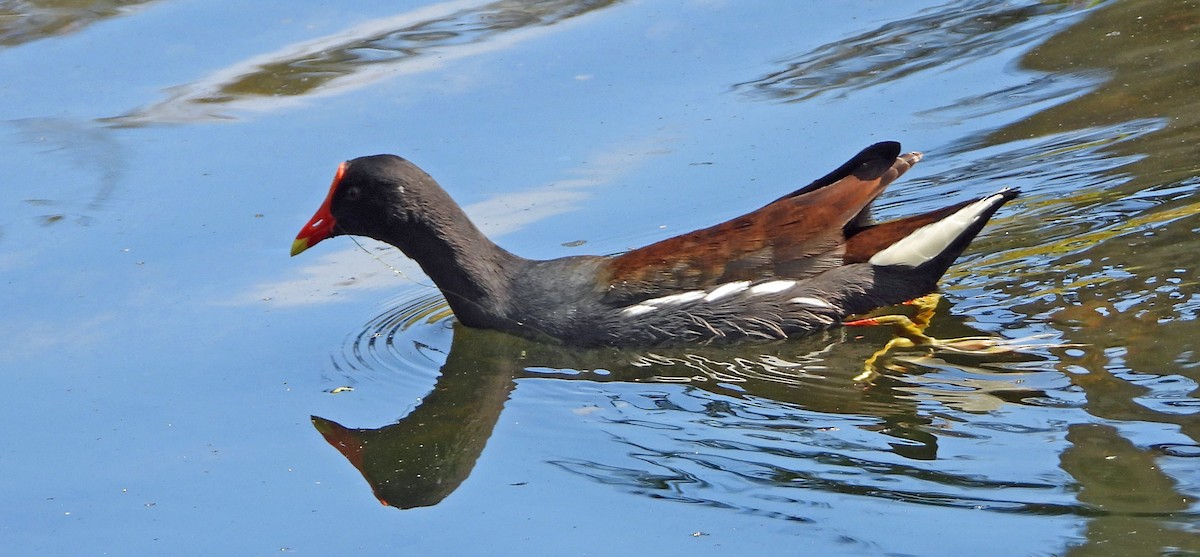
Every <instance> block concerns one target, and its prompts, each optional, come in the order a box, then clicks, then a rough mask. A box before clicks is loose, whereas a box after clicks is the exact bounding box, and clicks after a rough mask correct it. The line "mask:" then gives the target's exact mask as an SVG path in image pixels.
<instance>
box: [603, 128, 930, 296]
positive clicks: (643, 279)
mask: <svg viewBox="0 0 1200 557" xmlns="http://www.w3.org/2000/svg"><path fill="white" fill-rule="evenodd" d="M899 153H900V144H899V143H895V142H884V143H877V144H875V145H872V146H871V147H868V148H866V149H864V150H863V151H862V152H861V153H859V154H858V155H856V156H855V157H854V158H852V159H850V161H848V162H847V163H846V164H843V165H842V166H841V167H839V168H838V169H837V170H835V171H833V172H831V173H829V174H828V175H826V176H824V177H822V178H821V179H819V180H817V181H815V182H813V183H812V184H809V185H808V186H805V187H803V188H801V189H799V190H796V191H795V192H792V193H790V194H788V195H785V196H783V197H781V198H779V199H777V200H775V201H773V202H771V203H770V204H768V205H766V206H765V207H762V208H761V209H758V210H757V211H754V212H751V213H748V214H746V215H743V216H740V217H737V218H735V219H732V220H729V221H726V222H723V223H721V224H718V225H716V226H712V227H709V228H705V229H703V230H697V231H695V232H691V233H688V234H683V235H681V236H676V237H674V238H670V239H667V240H663V241H661V242H657V243H654V244H651V245H649V246H646V247H644V248H641V249H636V250H633V251H630V252H627V253H624V254H622V255H619V256H617V257H614V258H613V259H611V260H610V262H609V265H608V269H609V272H610V275H609V277H610V278H609V283H608V292H607V293H606V295H605V301H606V302H609V303H614V304H617V303H632V302H636V301H638V300H641V299H646V298H650V297H655V296H662V295H667V294H670V293H673V292H679V291H686V290H697V289H703V288H707V287H710V286H713V285H716V284H720V283H722V282H728V281H734V280H756V279H763V278H770V277H786V278H804V277H807V276H812V275H814V274H817V273H820V272H823V271H825V270H828V269H831V268H833V267H836V266H838V265H841V264H842V253H843V249H844V246H845V241H846V234H847V229H850V231H854V230H857V229H859V228H861V227H863V226H865V225H866V222H865V221H866V220H867V218H868V213H869V206H870V204H871V202H872V201H874V200H875V198H876V197H878V196H879V194H880V193H882V192H883V189H884V188H885V187H886V186H887V185H888V184H889V183H891V182H892V180H895V179H896V178H898V177H899V176H900V175H901V174H904V172H905V171H907V170H908V169H909V168H910V167H911V166H912V165H913V164H915V163H916V162H917V161H919V160H920V154H919V153H909V154H906V155H903V156H898V155H899Z"/></svg>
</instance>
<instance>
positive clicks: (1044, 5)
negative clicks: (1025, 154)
mask: <svg viewBox="0 0 1200 557" xmlns="http://www.w3.org/2000/svg"><path fill="white" fill-rule="evenodd" d="M1080 5H1081V3H1078V2H1030V3H1025V4H1024V5H1021V4H1018V5H1013V3H1012V2H977V1H960V2H949V3H947V4H946V5H944V6H939V7H936V8H930V9H928V10H925V11H923V12H921V13H918V14H915V15H913V16H912V17H910V18H907V19H902V20H899V21H893V22H889V23H887V24H886V25H883V26H881V27H880V28H878V29H874V30H872V31H871V32H869V33H864V34H861V35H856V36H853V37H848V38H846V39H843V40H839V41H837V42H833V43H829V44H826V45H822V46H821V47H819V48H817V49H814V50H813V51H811V52H807V53H805V54H802V55H799V56H796V57H792V58H788V59H785V60H782V61H780V62H779V63H780V64H781V65H782V66H783V68H782V69H779V70H778V71H775V72H772V73H769V74H767V75H764V76H761V77H759V78H757V79H754V80H753V81H747V82H745V83H739V84H737V85H735V86H734V87H735V89H744V90H746V91H747V92H749V93H751V94H752V95H756V96H762V97H763V98H766V99H769V100H773V101H782V102H800V101H805V100H809V99H812V98H814V97H818V96H821V95H836V96H838V97H844V96H846V95H848V94H850V93H852V92H854V91H855V90H858V89H863V88H867V87H873V86H877V85H884V84H887V83H891V82H894V81H897V80H899V79H902V78H904V77H906V76H908V75H910V74H913V73H917V72H921V71H925V70H930V69H934V68H938V69H941V68H947V67H953V66H954V65H957V64H963V63H966V62H968V61H971V60H976V59H980V58H986V57H989V56H992V55H994V54H996V53H997V52H999V51H1001V50H1004V49H1008V48H1012V46H1013V45H1018V44H1023V43H1028V42H1030V41H1035V40H1039V39H1042V38H1044V37H1046V35H1047V34H1048V33H1049V32H1051V31H1052V30H1053V29H1054V27H1052V26H1048V25H1045V22H1044V21H1043V19H1044V18H1045V17H1047V16H1051V15H1055V14H1061V13H1064V12H1069V11H1072V10H1076V9H1078V6H1080Z"/></svg>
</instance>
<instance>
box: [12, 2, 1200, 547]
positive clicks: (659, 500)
mask: <svg viewBox="0 0 1200 557" xmlns="http://www.w3.org/2000/svg"><path fill="white" fill-rule="evenodd" d="M68 4H69V5H68ZM181 30H186V31H187V32H181ZM1198 41H1200V4H1198V3H1196V2H1194V1H1178V0H1174V1H1167V0H1162V1H1133V0H1128V1H1123V2H1122V1H1108V2H1087V3H1081V2H953V1H952V2H945V3H940V4H939V3H932V2H930V3H923V4H921V5H919V6H918V5H915V4H914V5H911V6H910V5H898V4H895V3H893V4H880V3H857V2H850V3H837V4H831V5H828V6H827V5H823V4H808V3H805V4H803V5H802V4H797V5H794V6H793V5H790V4H789V5H784V4H778V3H741V2H739V3H723V2H708V1H702V2H671V3H666V2H640V3H638V2H579V1H567V0H561V1H549V2H509V1H504V2H486V1H467V0H458V1H451V2H443V3H419V2H413V3H408V4H405V5H403V6H392V5H389V6H376V5H373V4H369V3H355V4H354V5H337V6H327V5H321V4H319V3H309V2H295V3H285V2H264V3H256V4H253V5H234V4H230V5H225V4H220V3H216V4H189V3H172V2H74V3H67V4H63V3H50V2H37V1H33V0H30V1H25V2H17V3H13V4H12V5H11V6H9V5H6V6H3V7H0V46H2V47H3V48H0V71H2V72H3V74H4V75H7V76H9V77H8V84H7V85H3V86H0V95H3V96H5V97H6V100H7V102H6V103H4V108H2V109H0V114H2V115H3V118H2V119H3V120H4V122H5V123H6V126H5V128H4V130H5V133H4V135H3V142H4V145H5V147H6V148H5V150H2V151H0V153H3V154H0V157H2V158H3V160H4V161H5V162H6V163H7V164H5V168H7V169H9V177H8V180H7V181H6V182H7V183H8V184H9V185H8V187H7V189H6V190H5V191H6V195H5V196H3V197H0V203H3V207H4V208H5V209H7V214H8V215H9V218H8V219H7V220H5V222H3V223H0V270H2V271H3V272H4V273H5V275H4V277H5V280H6V284H7V288H6V290H5V292H4V293H3V294H0V297H2V298H0V300H3V307H4V308H5V309H6V310H7V311H6V314H5V316H4V317H3V318H2V319H0V338H3V339H4V341H3V342H4V344H3V345H0V346H2V347H3V350H2V351H0V362H3V363H4V367H3V371H2V373H3V377H4V378H5V379H6V382H7V384H8V386H9V392H10V394H11V396H10V400H9V402H8V403H7V404H6V405H5V407H4V408H5V409H4V410H3V411H0V412H2V413H0V416H2V417H4V418H5V419H6V423H9V424H10V430H11V431H10V437H9V438H8V440H9V443H7V444H6V446H7V448H6V449H5V450H4V451H0V499H2V500H4V501H5V506H6V507H7V508H8V509H9V510H10V512H9V513H7V515H8V516H11V517H14V518H12V519H11V520H9V521H7V522H6V523H5V524H0V538H5V539H6V540H7V541H6V544H5V545H6V547H11V548H16V549H13V551H16V552H17V553H20V554H51V555H54V554H62V555H78V554H86V553H104V554H126V553H145V554H155V553H162V552H170V553H172V554H205V555H210V554H214V553H216V554H226V553H227V554H246V553H262V552H267V551H270V552H273V553H278V552H280V551H281V550H282V551H283V552H296V553H300V552H307V553H311V554H340V553H347V552H353V553H358V554H370V555H374V554H396V553H412V552H420V553H423V554H447V555H474V554H516V553H518V552H520V553H522V554H528V553H532V554H547V555H559V554H562V555H580V554H609V553H620V554H625V553H635V552H636V553H650V554H669V555H684V554H686V555H696V554H717V553H721V554H729V553H735V554H751V553H755V554H767V555H775V554H794V553H801V554H810V553H811V554H817V555H840V554H846V555H876V554H889V555H890V554H897V555H901V554H908V555H980V554H983V555H1025V554H1033V555H1062V554H1072V555H1193V554H1200V530H1198V528H1197V526H1196V525H1197V524H1200V505H1198V503H1197V498H1200V473H1198V472H1197V469H1198V468H1197V464H1198V463H1200V461H1198V460H1197V458H1198V457H1200V400H1198V397H1197V393H1198V392H1200V391H1198V382H1200V357H1198V356H1197V354H1198V353H1200V352H1198V350H1200V348H1198V346H1197V340H1196V339H1198V338H1200V325H1198V320H1197V317H1198V312H1200V287H1198V282H1200V281H1198V278H1197V277H1200V269H1198V261H1200V259H1198V258H1197V257H1196V252H1197V248H1198V247H1200V243H1198V242H1197V240H1196V234H1197V232H1200V217H1198V216H1197V215H1198V214H1200V197H1198V196H1197V190H1198V189H1200V177H1198V176H1200V166H1198V165H1197V161H1198V160H1200V148H1198V147H1197V146H1198V145H1200V100H1198V99H1200V81H1198V80H1197V78H1196V76H1197V75H1198V74H1197V73H1196V71H1195V70H1196V68H1197V65H1198V64H1200V50H1198V49H1197V46H1198V45H1197V42H1198ZM881 139H899V140H901V141H903V142H904V144H905V147H906V148H909V149H917V150H922V151H925V152H926V153H927V157H926V159H925V161H924V162H922V163H921V164H920V165H918V166H917V167H916V168H915V169H914V170H913V171H912V172H910V173H909V174H907V175H906V176H905V177H904V178H903V179H902V180H901V182H899V183H897V184H894V185H893V186H892V187H891V189H890V190H889V192H888V193H887V194H885V196H884V197H883V198H882V199H881V200H880V203H879V205H878V210H877V214H878V216H880V217H882V218H888V217H894V216H900V215H905V214H910V213H916V212H920V211H924V210H928V209H931V208H933V207H938V206H942V205H945V204H946V203H947V200H960V199H966V198H969V197H972V196H977V195H982V194H984V193H988V192H992V191H995V190H996V189H998V188H999V187H1002V186H1009V187H1019V188H1020V189H1021V190H1022V192H1023V195H1022V196H1021V197H1020V198H1018V199H1017V200H1015V201H1014V202H1012V203H1010V204H1009V205H1007V206H1006V207H1005V208H1004V209H1003V210H1002V211H1001V212H1000V213H999V214H998V215H997V217H996V218H995V219H994V220H993V222H992V224H991V225H990V226H989V227H988V228H987V229H986V230H985V231H984V233H983V234H982V235H981V237H980V238H979V239H978V240H977V241H976V242H975V244H974V245H973V246H972V248H971V249H970V250H968V253H967V254H966V255H965V256H964V257H963V258H962V259H961V260H960V261H959V263H958V264H957V265H956V266H955V267H953V268H952V270H951V272H950V274H948V275H947V278H946V279H945V281H944V282H943V289H942V294H943V296H942V299H941V301H940V302H939V304H938V306H937V312H936V314H935V316H934V318H933V321H932V325H931V326H930V328H929V330H928V332H929V333H930V334H931V335H933V336H935V337H938V338H942V339H953V338H960V337H975V336H982V337H986V338H988V339H990V341H989V342H991V343H993V344H994V345H995V346H997V347H999V348H1000V349H999V350H995V351H993V352H990V353H963V352H961V351H954V350H950V349H940V350H936V351H934V350H907V351H906V350H891V351H882V349H883V348H884V347H885V345H887V344H888V342H889V341H890V340H891V339H892V338H893V335H892V332H891V331H889V330H887V329H884V328H858V327H855V328H844V329H840V330H835V331H831V332H829V333H826V334H822V335H819V336H815V337H811V338H805V339H797V340H793V341H788V342H780V343H772V344H765V345H764V344H750V345H738V346H720V347H716V346H702V347H692V348H688V349H684V348H672V349H653V350H610V349H597V350H588V351H577V350H566V349H562V348H558V347H553V346H546V345H541V344H537V343H531V342H527V341H523V340H520V339H514V338H510V337H507V336H505V335H501V334H497V333H492V332H487V331H475V330H469V329H465V328H463V327H461V326H458V325H456V324H455V322H454V319H453V316H452V315H451V314H450V312H449V311H448V308H447V307H446V305H445V303H444V301H443V300H442V299H441V297H440V296H439V295H438V294H437V292H436V291H435V290H433V289H432V287H431V286H429V284H428V281H427V279H425V278H424V277H422V276H421V275H420V272H419V270H417V269H416V268H415V266H413V265H412V264H411V263H409V262H406V261H405V260H404V259H403V257H402V256H400V255H399V254H398V253H396V251H395V250H392V249H390V248H384V247H381V246H378V245H376V244H369V243H364V244H363V246H364V247H361V248H360V247H359V246H356V245H354V244H352V243H351V242H349V240H343V239H337V240H331V241H329V242H325V243H322V244H321V245H320V246H318V247H317V248H314V249H313V250H310V252H307V253H305V254H303V257H301V258H299V259H298V260H295V261H289V260H287V259H286V251H287V246H288V244H289V242H290V239H291V237H292V236H294V234H295V232H296V231H297V230H298V229H299V227H300V226H301V225H302V224H303V222H304V221H305V220H306V219H307V217H308V215H310V214H311V212H312V210H313V209H315V208H316V206H317V204H318V203H319V202H320V199H321V196H323V195H324V191H323V190H324V189H325V188H326V187H327V185H328V179H329V177H330V176H331V175H332V172H333V169H334V167H335V165H336V162H337V161H340V160H343V159H345V158H348V157H352V156H356V155H361V154H367V153H374V152H381V151H395V152H397V153H399V154H402V155H405V156H407V157H409V158H412V159H413V160H415V161H417V162H418V163H419V164H421V165H422V166H423V167H426V169H427V170H429V171H430V172H431V173H432V174H433V175H434V176H435V177H437V178H438V179H439V180H440V181H441V182H442V183H443V185H444V186H446V188H447V189H448V190H449V191H450V192H451V193H452V194H453V195H454V196H455V197H456V198H457V199H459V200H460V201H461V202H462V203H463V204H464V205H465V206H466V207H467V210H468V212H469V213H470V214H471V215H472V216H473V218H474V219H476V220H477V221H478V222H479V223H480V225H481V227H482V228H484V229H485V230H486V231H487V232H488V233H489V234H491V235H493V236H496V237H498V238H499V240H498V241H499V242H500V243H502V244H503V245H505V246H506V247H508V248H510V249H512V250H513V251H515V252H517V253H519V254H522V255H526V256H535V257H553V256H561V255H571V254H579V253H614V252H618V251H621V250H623V249H627V248H629V247H632V246H637V245H642V244H645V243H648V242H650V241H653V240H656V239H660V238H664V237H668V236H670V235H673V234H677V233H680V232H684V231H687V230H690V229H694V228H698V227H701V226H705V225H708V224H712V223H714V222H718V221H720V220H723V219H725V218H728V217H730V216H733V215H736V214H739V213H741V212H744V211H746V210H749V209H752V208H754V207H757V206H759V205H761V204H762V203H764V202H766V201H769V200H771V199H774V198H776V197H778V196H779V195H781V194H782V193H784V192H786V191H789V189H790V188H794V187H796V186H797V185H800V184H803V183H807V181H808V180H809V179H811V178H813V177H816V176H818V175H820V174H823V173H824V172H825V171H827V170H829V169H830V168H833V167H834V166H836V165H837V164H840V163H841V162H842V160H843V159H844V158H845V157H846V156H848V155H850V154H852V153H854V152H856V151H857V150H858V149H859V148H861V147H863V146H865V145H867V144H869V143H871V142H873V141H877V140H881ZM338 242H341V244H340V245H338ZM888 311H893V312H897V311H912V309H911V308H904V307H902V308H890V309H889V310H888ZM310 415H312V417H311V418H310V417H309V416H310ZM375 501H379V502H382V503H383V505H379V504H378V503H376V502H375ZM467 532H469V534H467V535H464V533H467ZM0 553H3V551H0ZM14 554H15V553H14Z"/></svg>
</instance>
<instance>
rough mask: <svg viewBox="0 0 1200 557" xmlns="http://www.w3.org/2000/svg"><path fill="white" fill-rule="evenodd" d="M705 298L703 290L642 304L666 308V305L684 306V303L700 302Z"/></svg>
mask: <svg viewBox="0 0 1200 557" xmlns="http://www.w3.org/2000/svg"><path fill="white" fill-rule="evenodd" d="M703 297H704V291H703V290H693V291H691V292H684V293H682V294H672V295H670V296H663V297H661V298H651V299H649V300H645V301H643V302H642V303H643V304H647V305H651V306H666V305H671V304H682V303H684V302H691V301H694V300H699V299H700V298H703Z"/></svg>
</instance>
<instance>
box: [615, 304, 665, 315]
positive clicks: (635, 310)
mask: <svg viewBox="0 0 1200 557" xmlns="http://www.w3.org/2000/svg"><path fill="white" fill-rule="evenodd" d="M656 309H658V308H656V307H654V306H646V305H642V304H637V305H634V306H629V307H627V308H625V309H623V310H621V314H622V315H629V316H634V315H641V314H643V313H646V312H649V311H654V310H656Z"/></svg>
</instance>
